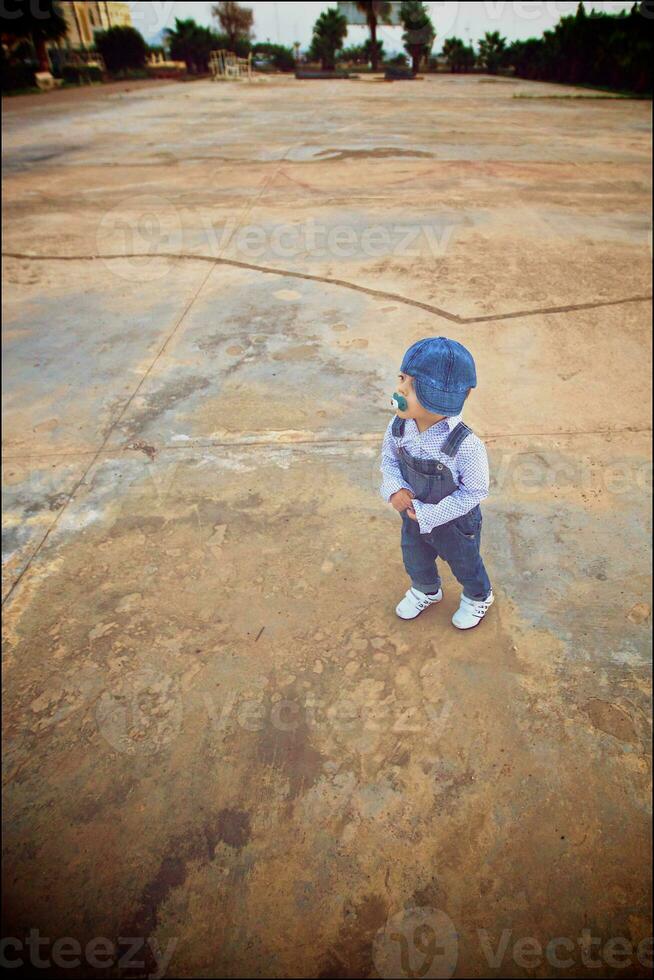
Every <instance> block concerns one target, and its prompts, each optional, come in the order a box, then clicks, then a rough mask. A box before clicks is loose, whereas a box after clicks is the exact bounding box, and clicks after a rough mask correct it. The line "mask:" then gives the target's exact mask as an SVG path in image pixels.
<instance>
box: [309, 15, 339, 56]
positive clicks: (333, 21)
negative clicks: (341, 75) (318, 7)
mask: <svg viewBox="0 0 654 980" xmlns="http://www.w3.org/2000/svg"><path fill="white" fill-rule="evenodd" d="M346 35H347V20H346V18H345V17H344V16H343V14H341V13H339V11H338V9H337V8H336V7H330V8H329V10H325V11H323V13H322V14H321V15H320V17H319V18H318V20H317V21H316V23H315V24H314V25H313V37H312V39H311V47H310V48H309V57H310V58H319V59H320V63H321V64H322V67H323V69H324V70H325V71H333V70H334V67H335V64H336V52H337V51H338V50H339V49H340V48H342V47H343V41H344V40H345V37H346Z"/></svg>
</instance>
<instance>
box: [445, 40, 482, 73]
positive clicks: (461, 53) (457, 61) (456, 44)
mask: <svg viewBox="0 0 654 980" xmlns="http://www.w3.org/2000/svg"><path fill="white" fill-rule="evenodd" d="M443 57H444V58H445V60H446V61H447V63H448V65H449V68H450V71H452V72H456V71H469V70H470V69H471V68H472V67H473V65H474V63H475V52H474V49H473V48H472V46H471V45H467V44H464V42H463V41H462V40H461V38H460V37H448V38H447V40H446V41H445V42H444V43H443Z"/></svg>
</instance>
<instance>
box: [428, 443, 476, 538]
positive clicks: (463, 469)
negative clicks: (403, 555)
mask: <svg viewBox="0 0 654 980" xmlns="http://www.w3.org/2000/svg"><path fill="white" fill-rule="evenodd" d="M457 463H458V465H459V471H460V472H459V487H458V489H457V490H455V491H454V493H451V494H450V495H449V496H447V497H443V499H442V500H441V501H440V502H439V503H438V504H423V503H422V501H420V500H414V501H413V509H414V511H415V514H416V520H417V521H418V525H419V527H420V533H421V534H428V533H429V532H430V531H433V530H434V528H435V527H438V526H439V525H441V524H446V523H447V522H448V521H453V520H455V519H456V518H457V517H462V516H463V514H467V513H468V511H469V510H472V508H473V507H476V506H477V504H478V503H480V502H481V501H482V500H483V499H484V498H485V497H487V496H488V490H489V484H490V478H489V472H488V455H487V453H486V447H485V445H484V444H483V442H482V441H481V439H479V437H478V436H476V435H475V434H474V433H472V434H471V435H469V436H468V438H467V439H466V440H465V441H464V442H463V443H462V444H461V447H460V449H459V452H458V454H457Z"/></svg>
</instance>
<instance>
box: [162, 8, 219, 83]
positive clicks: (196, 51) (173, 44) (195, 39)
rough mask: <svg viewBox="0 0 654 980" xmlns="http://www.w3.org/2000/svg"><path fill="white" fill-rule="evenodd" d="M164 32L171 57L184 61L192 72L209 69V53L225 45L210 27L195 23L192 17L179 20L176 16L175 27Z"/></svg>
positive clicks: (202, 71) (201, 71)
mask: <svg viewBox="0 0 654 980" xmlns="http://www.w3.org/2000/svg"><path fill="white" fill-rule="evenodd" d="M164 34H165V37H166V44H167V45H168V47H169V49H170V56H171V58H173V59H174V60H175V61H185V62H186V67H187V69H188V71H189V72H191V73H193V74H198V73H204V72H207V71H209V55H210V54H211V52H212V51H215V50H216V49H217V48H223V47H224V46H225V44H224V41H222V40H221V37H220V35H218V34H216V32H215V31H212V30H211V28H210V27H202V26H201V25H200V24H196V22H195V21H194V20H193V18H188V19H187V20H180V18H179V17H176V18H175V27H174V28H170V27H167V28H166V29H165V31H164Z"/></svg>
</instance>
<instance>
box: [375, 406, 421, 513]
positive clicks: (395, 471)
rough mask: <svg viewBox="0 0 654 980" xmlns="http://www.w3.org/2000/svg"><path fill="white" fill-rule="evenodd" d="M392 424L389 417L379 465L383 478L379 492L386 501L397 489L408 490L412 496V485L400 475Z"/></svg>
mask: <svg viewBox="0 0 654 980" xmlns="http://www.w3.org/2000/svg"><path fill="white" fill-rule="evenodd" d="M392 424H393V419H391V421H390V422H389V423H388V428H387V429H386V432H385V434H384V442H383V444H382V451H381V466H380V470H381V472H382V478H383V479H382V485H381V487H380V488H379V492H380V493H381V495H382V497H383V498H384V500H385V501H386V502H387V503H388V502H389V501H390V499H391V497H392V496H393V494H394V493H397V491H398V490H408V491H410V493H411V495H412V496H413V487H411V486H410V485H409V484H408V483H407V482H406V480H405V479H404V477H403V476H402V471H401V470H400V461H399V458H398V455H397V449H396V447H395V439H394V436H393V434H392V433H391V426H392Z"/></svg>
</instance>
